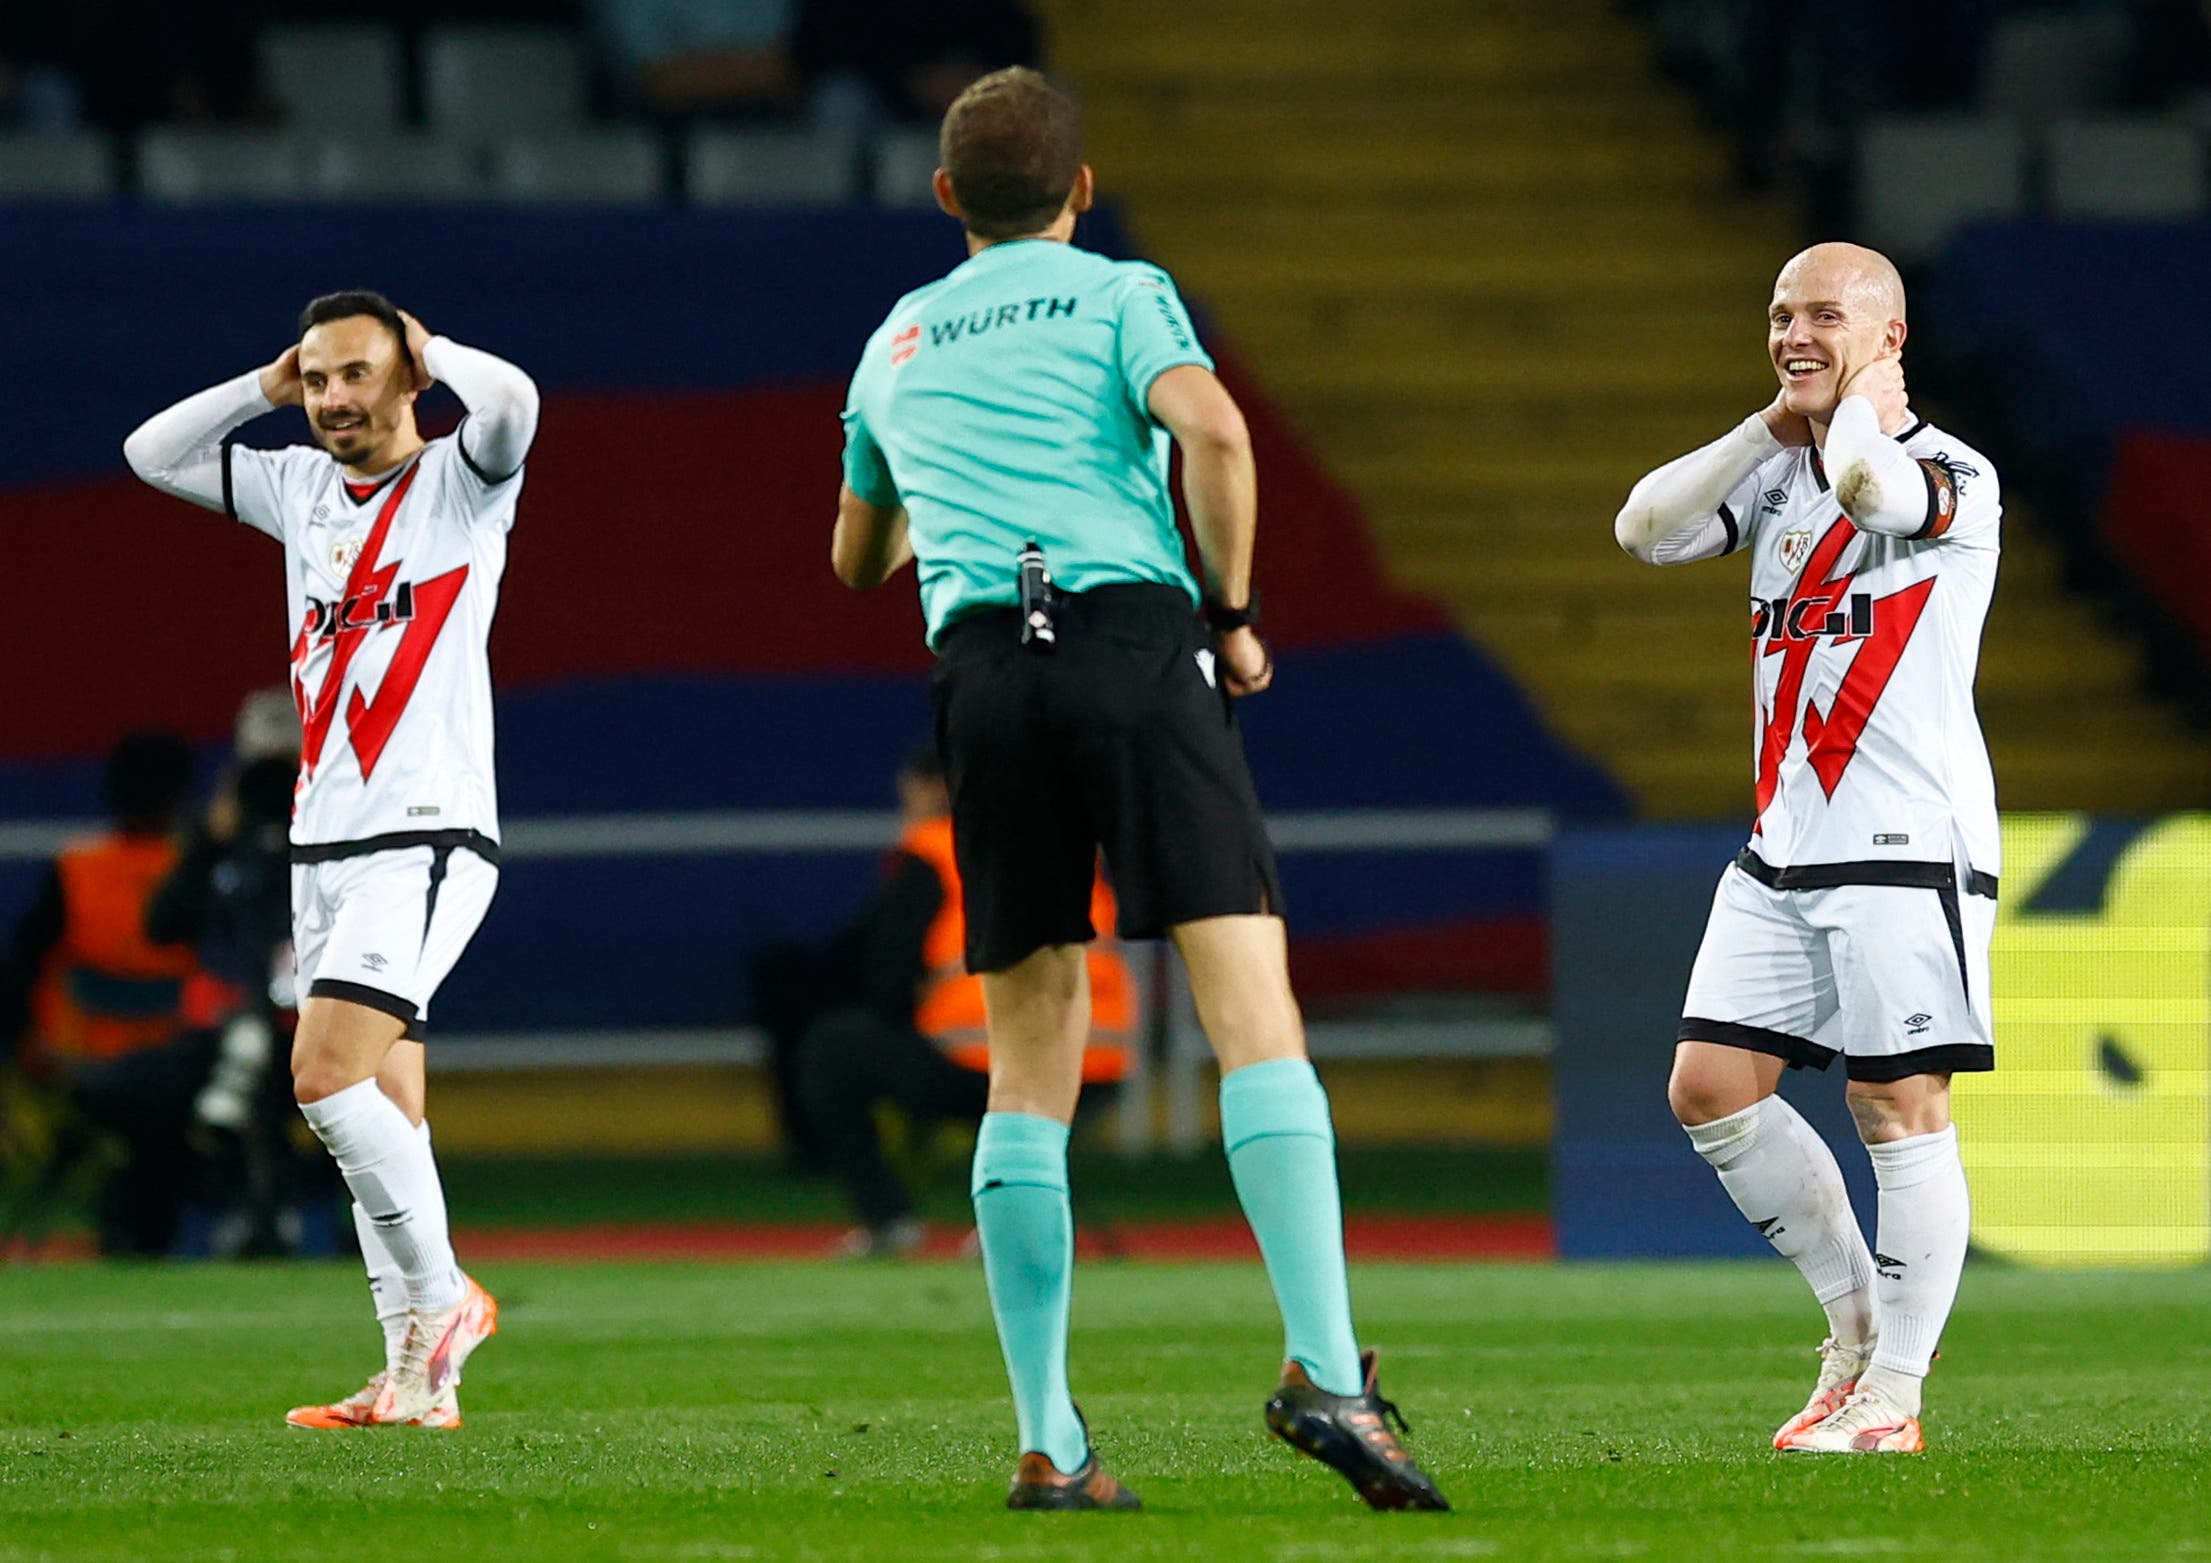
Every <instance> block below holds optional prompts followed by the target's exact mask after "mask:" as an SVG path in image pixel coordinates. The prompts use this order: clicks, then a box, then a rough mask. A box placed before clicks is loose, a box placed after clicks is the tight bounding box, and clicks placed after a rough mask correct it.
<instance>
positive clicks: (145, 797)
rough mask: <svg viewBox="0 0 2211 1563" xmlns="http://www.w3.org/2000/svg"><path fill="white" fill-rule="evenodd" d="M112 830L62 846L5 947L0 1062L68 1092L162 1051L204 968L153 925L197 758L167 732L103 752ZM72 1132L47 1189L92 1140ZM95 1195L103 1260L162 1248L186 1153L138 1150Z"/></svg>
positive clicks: (181, 1021)
mask: <svg viewBox="0 0 2211 1563" xmlns="http://www.w3.org/2000/svg"><path fill="white" fill-rule="evenodd" d="M103 791H104V795H105V801H106V805H107V810H108V814H109V817H110V822H111V823H110V826H109V828H108V829H107V830H104V831H100V832H97V833H93V834H88V835H86V836H83V837H80V838H78V839H76V840H74V841H71V842H69V843H67V844H66V845H64V846H63V848H62V849H61V852H60V853H59V855H57V856H56V857H55V859H54V862H53V865H52V867H51V868H50V869H49V870H48V872H47V874H46V876H45V878H44V880H43V882H42V883H41V885H40V887H39V890H38V893H37V895H36V896H35V898H34V899H33V901H32V903H31V905H30V907H29V908H28V909H27V910H26V911H25V912H24V913H23V915H22V916H21V917H20V918H19V919H18V921H17V923H16V926H15V930H14V935H13V937H12V938H11V939H10V940H9V942H8V944H7V946H6V948H5V949H4V950H0V1058H5V1057H8V1056H13V1057H15V1058H17V1059H18V1060H20V1062H21V1065H22V1067H23V1069H24V1071H25V1072H26V1073H27V1074H29V1075H31V1076H32V1077H33V1078H36V1079H41V1080H44V1081H47V1082H50V1083H52V1084H53V1085H55V1086H57V1087H61V1088H63V1089H65V1090H67V1091H68V1092H69V1093H70V1095H71V1099H72V1101H74V1099H75V1090H76V1087H77V1085H78V1084H79V1083H80V1082H83V1081H87V1080H89V1079H91V1078H93V1077H95V1076H97V1075H98V1074H100V1073H101V1072H102V1071H103V1070H105V1069H107V1068H109V1067H110V1066H112V1065H113V1064H114V1063H115V1061H116V1060H119V1059H123V1058H127V1057H131V1056H134V1055H137V1054H141V1053H144V1052H146V1051H147V1050H149V1049H156V1048H161V1047H164V1046H166V1045H167V1044H168V1043H170V1042H172V1041H174V1040H175V1039H176V1037H177V1036H178V1035H179V1034H180V1033H181V1032H182V1031H184V1030H185V1029H186V1027H187V1024H188V1013H187V1007H188V1000H189V997H190V990H191V987H192V983H193V979H194V976H195V974H196V973H197V971H198V966H199V963H198V960H197V958H196V957H195V955H194V953H193V951H192V949H191V947H190V946H189V945H174V944H160V943H156V942H154V941H153V940H151V939H149V938H148V937H147V936H146V931H145V919H146V907H147V904H148V903H149V902H150V901H151V900H152V898H153V896H154V893H155V891H157V890H158V889H159V888H160V887H161V885H162V883H163V882H164V881H165V880H166V879H167V878H168V877H169V875H170V872H171V871H172V870H173V869H174V868H175V867H176V863H177V847H176V844H175V842H174V841H173V840H172V839H171V838H172V834H173V832H174V830H175V828H176V824H177V821H178V818H179V816H180V815H181V814H182V812H183V809H184V806H185V803H186V802H187V801H188V800H189V798H190V797H191V791H192V751H191V749H190V747H189V746H188V745H187V744H186V743H185V741H184V740H183V739H182V738H180V737H178V736H176V735H175V734H173V733H166V732H143V733H133V734H131V735H130V736H129V737H127V738H125V739H123V740H122V742H120V743H119V744H117V745H116V746H115V748H114V750H113V751H111V752H110V753H109V755H108V758H107V769H106V777H105V782H104V787H103ZM90 1133H91V1131H90V1130H89V1129H87V1128H85V1127H84V1126H83V1125H82V1124H81V1123H80V1124H75V1125H73V1126H72V1125H65V1127H64V1130H63V1134H62V1138H61V1140H60V1141H58V1142H57V1144H56V1147H55V1149H54V1165H53V1166H52V1167H50V1168H49V1169H48V1174H49V1176H48V1179H47V1182H48V1183H49V1184H51V1183H53V1182H55V1181H56V1180H57V1179H58V1178H59V1177H60V1176H61V1175H63V1174H64V1172H65V1171H66V1168H67V1166H68V1165H70V1164H72V1163H73V1162H74V1161H75V1160H76V1158H77V1157H78V1156H80V1155H81V1154H83V1152H84V1151H85V1150H86V1148H87V1147H88V1146H89V1144H90V1139H89V1135H90ZM141 1149H142V1147H139V1146H138V1145H136V1144H135V1143H134V1145H133V1153H132V1161H131V1163H130V1164H129V1165H128V1166H126V1167H125V1168H124V1169H123V1170H122V1172H121V1173H120V1174H118V1175H117V1176H116V1177H114V1178H112V1179H110V1180H109V1182H108V1184H107V1186H106V1188H105V1189H104V1190H103V1192H102V1195H101V1199H100V1211H99V1226H100V1247H101V1250H102V1251H103V1252H106V1253H162V1252H165V1251H166V1250H167V1248H168V1245H169V1240H170V1237H171V1235H172V1233H173V1229H174V1226H175V1217H176V1210H177V1204H178V1197H179V1196H178V1189H179V1187H180V1185H181V1183H182V1181H183V1180H182V1175H181V1172H180V1170H179V1167H178V1165H177V1163H178V1162H179V1161H180V1159H181V1155H182V1142H181V1140H178V1142H177V1144H176V1146H175V1147H174V1149H175V1150H176V1152H177V1154H176V1155H168V1154H153V1155H147V1156H141V1155H140V1154H139V1152H140V1150H141Z"/></svg>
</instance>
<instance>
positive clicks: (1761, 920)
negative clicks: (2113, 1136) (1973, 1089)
mask: <svg viewBox="0 0 2211 1563" xmlns="http://www.w3.org/2000/svg"><path fill="white" fill-rule="evenodd" d="M1829 867H1833V868H1835V869H1844V870H1847V869H1850V868H1855V867H1859V865H1814V866H1811V867H1807V868H1803V869H1782V870H1776V869H1773V868H1771V867H1769V866H1768V865H1766V864H1765V863H1763V862H1761V861H1760V860H1759V859H1758V858H1757V857H1756V856H1755V855H1754V854H1752V853H1749V852H1745V853H1744V854H1743V856H1742V857H1741V858H1739V859H1738V860H1737V862H1736V865H1735V866H1733V867H1731V868H1729V869H1728V870H1727V871H1726V872H1725V873H1723V874H1722V875H1721V876H1720V884H1719V889H1718V890H1717V891H1715V892H1714V894H1713V897H1712V916H1711V919H1710V921H1708V922H1707V923H1706V924H1705V928H1704V944H1703V946H1702V947H1701V948H1700V949H1699V950H1698V951H1697V963H1696V966H1695V968H1694V969H1693V970H1692V971H1691V972H1690V974H1689V993H1688V997H1687V998H1686V999H1684V1000H1683V1002H1682V1020H1681V1030H1680V1032H1679V1038H1680V1040H1682V1041H1684V1042H1691V1041H1694V1042H1719V1043H1724V1044H1727V1045H1729V1046H1733V1047H1742V1048H1749V1049H1750V1050H1751V1051H1753V1052H1758V1053H1770V1054H1772V1055H1773V1056H1775V1057H1777V1058H1781V1059H1785V1060H1787V1062H1788V1064H1789V1066H1790V1067H1791V1068H1797V1069H1803V1068H1810V1069H1825V1068H1826V1067H1827V1066H1828V1065H1829V1064H1831V1063H1833V1062H1834V1061H1835V1055H1836V1054H1838V1053H1840V1054H1841V1055H1843V1057H1844V1059H1845V1061H1846V1070H1847V1072H1848V1074H1849V1076H1850V1078H1851V1079H1853V1080H1866V1081H1893V1080H1902V1079H1906V1078H1908V1077H1910V1076H1912V1075H1923V1074H1948V1073H1962V1072H1968V1071H1974V1070H1984V1069H1993V1068H1995V1067H1996V1056H1995V1031H1994V1027H1993V1024H1992V1022H1991V1019H1990V1009H1989V992H1988V987H1989V961H1988V951H1989V941H1990V940H1991V938H1992V937H1993V936H1994V934H1995V931H1996V896H1995V891H1996V882H1995V880H1994V879H1993V878H1991V877H1990V876H1988V875H1984V874H1970V875H1967V876H1965V877H1966V883H1967V885H1968V886H1969V887H1970V888H1968V889H1967V890H1966V891H1965V893H1963V894H1960V887H1959V882H1958V880H1959V876H1958V875H1957V873H1956V872H1955V871H1954V870H1950V869H1949V868H1948V865H1935V864H1895V865H1865V867H1867V868H1869V869H1873V870H1879V869H1883V868H1894V869H1897V870H1911V871H1916V872H1917V873H1918V875H1919V877H1921V878H1923V879H1926V880H1929V881H1934V880H1939V879H1946V880H1947V882H1945V883H1940V884H1937V883H1932V882H1930V883H1923V884H1897V883H1880V884H1867V883H1847V884H1834V883H1823V882H1822V881H1824V880H1828V879H1830V878H1831V877H1832V876H1831V875H1829V874H1826V873H1824V872H1823V870H1824V869H1827V868H1829ZM1807 879H1809V880H1811V881H1812V886H1811V887H1805V888H1784V886H1788V885H1790V884H1791V883H1792V881H1793V882H1794V883H1795V884H1798V885H1802V884H1803V883H1804V881H1805V880H1807Z"/></svg>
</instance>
